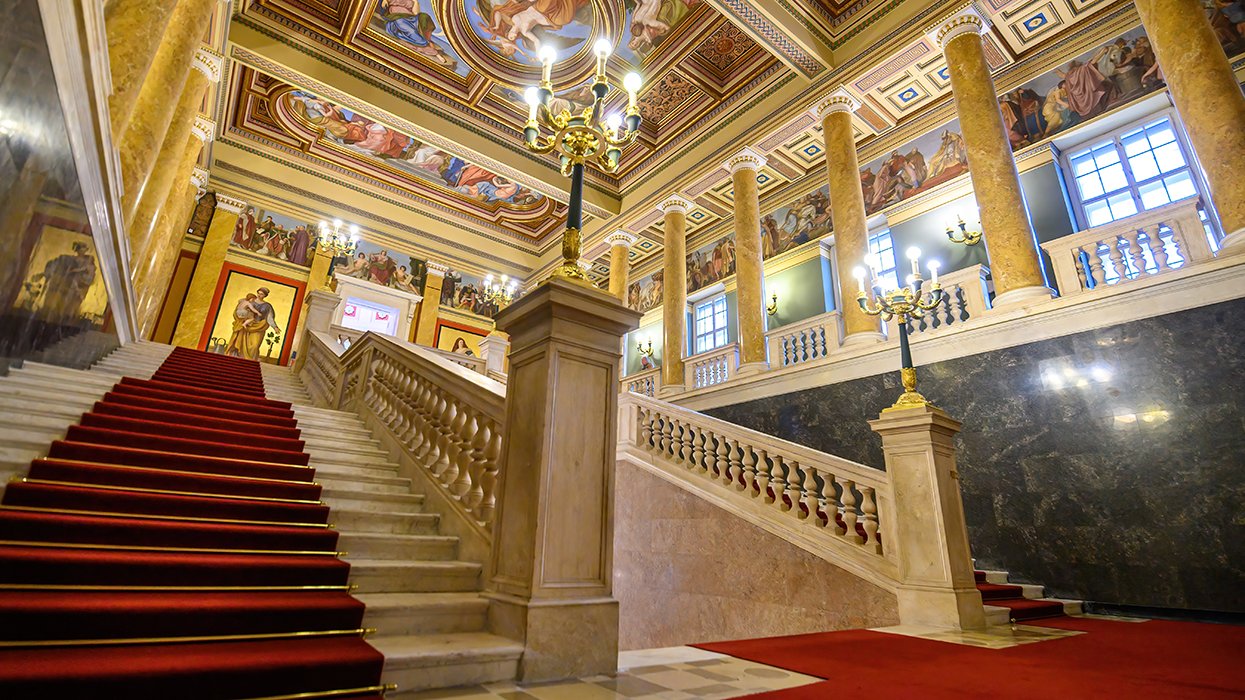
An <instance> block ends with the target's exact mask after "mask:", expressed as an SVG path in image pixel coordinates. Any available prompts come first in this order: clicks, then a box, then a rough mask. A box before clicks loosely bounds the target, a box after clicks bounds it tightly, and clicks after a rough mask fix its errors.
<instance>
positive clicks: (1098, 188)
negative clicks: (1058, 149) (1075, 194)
mask: <svg viewBox="0 0 1245 700" xmlns="http://www.w3.org/2000/svg"><path fill="white" fill-rule="evenodd" d="M1076 186H1077V187H1079V188H1080V190H1081V197H1083V198H1085V199H1093V198H1094V197H1098V196H1101V195H1102V194H1103V189H1102V180H1100V179H1098V173H1090V174H1089V175H1085V176H1083V177H1078V178H1077V179H1076Z"/></svg>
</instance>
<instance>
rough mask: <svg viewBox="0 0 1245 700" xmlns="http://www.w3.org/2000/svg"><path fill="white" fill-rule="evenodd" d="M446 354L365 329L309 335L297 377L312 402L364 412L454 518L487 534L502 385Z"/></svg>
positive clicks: (492, 501)
mask: <svg viewBox="0 0 1245 700" xmlns="http://www.w3.org/2000/svg"><path fill="white" fill-rule="evenodd" d="M460 358H462V359H468V360H470V359H477V360H478V358H466V357H463V356H459V355H454V354H453V353H444V352H438V351H434V350H432V349H430V348H425V347H422V346H417V345H414V344H412V343H403V342H401V341H398V340H395V339H393V338H390V337H389V336H383V335H377V334H375V333H365V334H363V336H361V337H360V338H359V339H358V340H356V341H355V342H354V343H352V344H351V346H350V349H349V350H342V349H341V348H340V346H339V345H337V343H336V338H334V337H331V336H329V335H328V334H325V333H313V334H312V336H311V342H310V343H309V354H308V358H307V363H306V364H305V365H304V368H303V373H302V378H303V380H304V383H305V384H306V385H307V387H308V390H309V391H310V392H311V395H312V397H313V398H314V399H315V400H316V402H317V403H318V404H321V405H324V406H327V407H328V408H333V409H342V410H354V411H356V412H358V413H360V415H364V416H365V417H367V415H368V414H369V413H370V414H371V415H372V416H374V417H375V419H376V423H379V425H380V426H381V427H382V428H383V430H384V431H385V432H387V433H388V435H387V437H388V438H389V440H390V441H391V442H393V443H396V444H397V445H399V446H400V448H401V449H402V450H403V451H404V452H405V453H406V454H407V456H408V457H410V458H411V461H413V462H414V463H415V464H417V465H420V467H421V469H422V473H423V476H424V477H426V479H427V481H428V482H430V483H432V484H433V485H435V486H436V488H438V489H439V491H440V495H441V496H443V497H444V500H445V501H447V502H449V503H451V504H453V507H454V508H455V509H456V510H457V511H458V512H459V514H460V515H461V516H463V517H464V518H466V519H468V520H470V521H471V522H472V523H475V524H476V525H478V526H479V527H480V528H481V529H482V530H483V531H484V532H485V533H487V534H491V532H492V528H493V521H494V518H493V515H494V512H495V510H496V504H497V490H496V489H497V478H498V473H499V464H500V463H499V457H500V454H501V426H502V421H503V416H504V404H505V389H504V387H503V386H502V385H500V384H498V383H497V382H495V381H493V380H491V379H487V378H486V377H484V376H483V375H482V374H480V372H479V371H477V370H475V369H469V368H467V367H465V366H463V363H461V362H458V359H460Z"/></svg>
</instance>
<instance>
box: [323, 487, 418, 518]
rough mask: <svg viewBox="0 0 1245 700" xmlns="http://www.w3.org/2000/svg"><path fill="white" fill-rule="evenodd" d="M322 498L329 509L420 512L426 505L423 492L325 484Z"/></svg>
mask: <svg viewBox="0 0 1245 700" xmlns="http://www.w3.org/2000/svg"><path fill="white" fill-rule="evenodd" d="M321 485H322V486H324V490H323V491H322V492H321V494H320V498H321V500H323V501H324V502H325V503H326V504H328V507H329V511H330V512H332V511H335V510H337V509H339V508H340V509H343V510H362V511H368V512H375V511H380V512H385V513H393V512H395V511H396V512H409V513H418V512H419V511H420V510H421V509H422V508H423V507H424V495H423V494H422V493H371V492H367V491H356V490H354V489H350V488H344V489H343V488H330V487H329V486H326V485H323V484H321Z"/></svg>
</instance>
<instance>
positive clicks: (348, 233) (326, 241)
mask: <svg viewBox="0 0 1245 700" xmlns="http://www.w3.org/2000/svg"><path fill="white" fill-rule="evenodd" d="M342 226H343V224H342V220H341V219H333V223H332V225H331V226H330V224H329V223H328V222H327V221H321V222H320V227H319V228H320V230H319V234H318V235H317V236H316V240H315V245H316V250H319V251H322V252H323V253H324V254H325V255H328V256H330V257H333V258H340V257H347V258H348V257H350V256H352V255H354V251H355V246H356V245H358V243H359V227H358V226H357V225H354V224H351V225H350V227H349V228H347V229H344V230H343V228H342ZM332 278H333V271H332V270H329V272H328V274H327V275H326V276H325V278H324V287H323V288H324V289H329V287H330V285H329V281H330V280H331V279H332Z"/></svg>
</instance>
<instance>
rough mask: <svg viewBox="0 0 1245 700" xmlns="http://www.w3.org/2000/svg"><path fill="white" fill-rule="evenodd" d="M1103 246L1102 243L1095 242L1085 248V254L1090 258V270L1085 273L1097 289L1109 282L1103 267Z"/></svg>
mask: <svg viewBox="0 0 1245 700" xmlns="http://www.w3.org/2000/svg"><path fill="white" fill-rule="evenodd" d="M1101 246H1102V244H1101V243H1098V242H1094V243H1090V244H1089V245H1087V246H1085V248H1084V250H1085V254H1086V255H1088V256H1089V269H1087V270H1086V271H1085V274H1086V276H1087V277H1089V280H1090V283H1091V284H1092V285H1093V286H1095V287H1097V286H1098V285H1100V284H1104V283H1106V281H1107V275H1106V270H1105V269H1104V268H1103V265H1102V254H1101V252H1100V251H1101V250H1102V247H1101Z"/></svg>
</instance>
